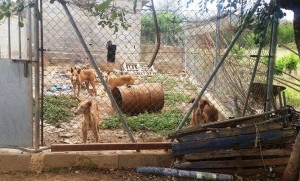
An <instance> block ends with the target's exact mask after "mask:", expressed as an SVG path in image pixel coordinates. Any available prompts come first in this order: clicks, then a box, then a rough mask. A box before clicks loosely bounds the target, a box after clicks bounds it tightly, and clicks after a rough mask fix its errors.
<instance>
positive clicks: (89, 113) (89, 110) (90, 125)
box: [74, 100, 100, 143]
mask: <svg viewBox="0 0 300 181" xmlns="http://www.w3.org/2000/svg"><path fill="white" fill-rule="evenodd" d="M74 114H75V115H79V114H83V117H84V119H83V121H82V124H81V131H82V135H83V143H86V140H87V132H88V131H89V130H92V131H93V133H94V137H95V139H96V142H98V132H99V123H100V117H99V114H100V110H99V107H98V103H97V102H96V101H90V100H87V101H83V102H80V101H79V104H78V107H77V108H76V110H75V111H74Z"/></svg>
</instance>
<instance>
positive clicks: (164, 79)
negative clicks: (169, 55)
mask: <svg viewBox="0 0 300 181" xmlns="http://www.w3.org/2000/svg"><path fill="white" fill-rule="evenodd" d="M147 82H149V83H161V84H162V85H163V87H164V89H165V90H172V89H174V87H176V86H178V80H176V79H175V78H174V77H171V76H168V75H162V74H159V75H153V76H152V77H150V78H148V80H147Z"/></svg>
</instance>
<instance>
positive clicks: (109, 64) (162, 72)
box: [42, 0, 269, 145]
mask: <svg viewBox="0 0 300 181" xmlns="http://www.w3.org/2000/svg"><path fill="white" fill-rule="evenodd" d="M67 6H68V8H69V10H70V12H71V14H72V16H73V18H74V20H75V22H76V24H77V26H78V28H79V30H80V32H81V34H82V36H83V38H84V40H85V42H86V43H87V44H88V48H89V50H90V52H91V54H92V56H93V58H94V59H95V61H96V63H97V65H98V67H99V68H100V70H102V71H103V72H106V73H107V72H109V75H108V76H109V77H110V79H111V80H113V78H116V77H119V76H121V75H129V78H128V77H127V78H123V79H120V80H121V82H123V83H124V84H125V85H123V86H118V84H116V85H117V87H116V88H114V89H112V95H113V96H114V98H115V100H116V102H117V104H118V105H119V107H120V108H121V111H122V112H123V113H125V115H126V120H127V121H128V123H129V127H131V129H132V130H133V131H135V132H134V133H135V135H141V134H143V132H144V131H149V132H150V133H146V134H148V136H149V135H150V137H151V136H153V137H155V136H154V135H151V134H152V132H151V131H153V130H151V128H150V127H151V126H149V123H148V122H147V121H148V120H151V121H153V120H159V121H163V122H168V121H169V122H170V121H173V122H172V123H170V124H172V126H169V127H167V128H166V127H164V125H163V124H162V123H161V122H160V123H154V124H156V126H159V125H160V124H161V127H162V128H161V129H160V130H159V132H160V133H164V134H166V133H167V132H168V131H170V130H175V128H176V127H177V126H178V124H179V123H180V121H181V119H182V118H183V117H184V114H185V113H186V112H187V111H188V110H189V108H190V107H191V105H192V104H191V103H190V102H189V101H190V100H191V98H193V97H196V96H197V95H198V93H199V92H200V91H201V90H202V88H203V86H204V85H205V83H206V82H207V81H208V79H209V78H210V76H211V74H212V72H213V70H214V69H215V68H216V66H217V65H218V62H219V61H220V60H221V58H222V56H223V54H224V52H225V51H226V49H227V47H228V45H229V44H230V42H231V40H232V39H233V37H234V36H235V33H236V31H237V29H238V27H239V26H240V25H241V22H242V20H241V19H240V18H239V17H240V16H238V14H239V13H240V12H237V11H234V12H232V13H231V12H219V13H218V12H217V11H205V12H204V13H201V12H200V11H199V10H190V9H184V10H178V9H176V10H172V8H163V7H161V8H159V7H157V12H156V15H157V19H158V25H159V31H160V37H161V38H160V47H159V51H158V54H157V56H156V58H155V61H154V64H153V66H152V67H150V68H148V65H149V63H150V61H151V59H152V57H153V55H154V53H155V50H156V48H157V44H158V40H157V39H156V28H155V25H154V21H153V16H152V11H151V10H149V8H147V7H146V6H142V4H138V8H137V9H138V11H137V13H133V12H132V10H131V9H132V7H131V4H129V5H128V2H127V1H121V0H120V1H116V2H115V6H116V7H125V9H126V19H127V21H128V22H129V24H130V27H128V29H127V30H125V29H123V28H121V27H120V28H119V29H118V31H117V32H115V29H113V28H108V27H107V26H105V27H102V26H100V25H98V23H99V22H100V21H101V20H99V18H97V17H95V16H93V15H92V14H91V13H90V12H89V11H88V7H89V6H85V4H82V3H79V2H75V1H69V2H68V4H67ZM165 9H167V10H165ZM238 11H240V10H238ZM42 28H43V39H44V40H43V46H44V49H45V52H44V57H43V58H44V62H45V66H44V68H43V71H44V77H43V78H44V85H43V88H44V89H43V90H44V104H43V107H44V121H45V123H44V142H45V144H46V145H48V144H51V143H82V138H81V137H82V135H81V134H82V133H81V129H82V124H81V122H82V121H83V120H84V119H85V118H84V117H83V115H79V116H74V115H73V113H72V111H73V110H75V107H76V106H77V101H76V100H75V99H74V96H76V94H75V95H74V92H73V91H74V89H75V90H76V87H74V86H73V85H72V83H71V67H73V68H74V67H79V68H81V70H84V69H89V68H92V67H91V65H90V64H89V59H88V56H87V54H86V52H85V51H84V49H83V46H82V45H81V44H80V41H79V40H78V38H77V35H76V34H75V31H74V28H73V27H72V25H71V23H70V22H69V19H68V17H67V16H66V13H65V12H64V10H63V8H62V6H61V4H59V3H57V2H55V3H54V4H50V3H49V2H47V1H44V2H43V27H42ZM253 36H254V35H253V30H252V29H251V27H250V28H248V29H246V31H244V32H243V33H242V35H241V36H240V38H239V40H238V41H237V43H236V44H235V45H234V46H233V48H232V50H231V52H230V54H229V55H228V56H227V57H226V60H225V63H224V64H223V65H222V67H221V69H220V70H219V71H218V72H217V74H216V75H215V76H214V78H213V80H212V82H211V83H210V84H209V87H208V88H207V90H206V91H205V97H206V99H207V100H208V101H209V102H210V104H212V105H214V107H215V108H216V109H217V110H218V112H219V116H218V120H224V119H228V118H232V117H240V116H242V115H243V109H244V105H245V103H246V98H247V94H248V91H249V90H248V89H249V84H250V80H251V76H252V72H253V67H254V65H255V61H256V57H255V56H251V55H257V52H258V48H259V47H258V46H257V45H255V44H254V41H253ZM268 50H269V45H266V46H265V47H264V48H263V53H262V55H264V56H265V55H267V54H268ZM264 62H266V58H262V59H261V62H260V63H259V64H258V69H257V72H256V74H255V79H254V83H255V84H254V85H255V86H252V89H251V91H250V99H249V101H248V104H247V105H248V106H246V109H245V114H246V115H249V114H256V113H259V112H262V111H263V110H264V100H265V91H264V90H265V85H266V76H267V66H266V65H265V64H264ZM132 79H133V80H134V83H133V84H132V82H131V81H130V80H132ZM108 82H109V81H108ZM127 84H132V85H127ZM80 86H81V87H82V89H81V91H80V99H81V100H83V101H84V100H87V99H91V100H97V102H98V107H99V111H100V120H102V121H101V122H102V123H101V127H102V128H101V131H100V133H99V141H100V142H129V141H130V140H129V138H128V137H127V135H126V133H124V131H123V130H122V129H117V131H116V130H113V129H105V128H116V127H117V126H116V125H115V124H119V122H118V121H116V122H114V121H113V120H117V118H116V117H117V114H116V111H115V109H114V108H113V106H112V104H111V102H110V100H109V97H108V95H107V92H106V91H105V90H104V87H103V85H102V83H101V81H100V80H99V79H97V83H96V91H97V95H96V96H91V95H90V94H89V92H90V91H88V90H86V89H85V87H86V85H84V84H83V85H80ZM111 88H113V87H111ZM55 102H56V103H55ZM57 102H59V103H57ZM59 106H62V107H63V108H60V109H59V108H58V107H59ZM56 108H57V109H56ZM64 111H65V112H64ZM70 111H71V112H70ZM62 112H63V113H62ZM58 114H60V115H62V116H61V117H59V118H57V117H55V115H58ZM142 115H144V117H143V116H142ZM162 117H163V118H162ZM146 118H147V119H146ZM136 119H138V120H139V121H140V125H139V126H137V125H135V123H134V120H136ZM143 120H144V121H143ZM186 126H189V123H188V124H187V125H186ZM108 135H109V136H108ZM88 137H89V139H91V140H89V142H94V139H93V135H92V134H90V133H89V135H88ZM137 137H138V136H137Z"/></svg>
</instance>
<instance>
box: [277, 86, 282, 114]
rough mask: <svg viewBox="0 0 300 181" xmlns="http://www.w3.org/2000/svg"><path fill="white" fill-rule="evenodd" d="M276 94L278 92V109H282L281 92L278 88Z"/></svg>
mask: <svg viewBox="0 0 300 181" xmlns="http://www.w3.org/2000/svg"><path fill="white" fill-rule="evenodd" d="M277 92H278V99H279V107H280V109H282V106H283V104H282V96H281V92H280V88H279V87H277Z"/></svg>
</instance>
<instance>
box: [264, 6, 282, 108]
mask: <svg viewBox="0 0 300 181" xmlns="http://www.w3.org/2000/svg"><path fill="white" fill-rule="evenodd" d="M278 24H279V19H278V16H277V12H275V13H274V19H273V25H272V39H271V47H270V53H269V55H270V56H269V71H268V80H267V100H266V111H269V110H270V109H271V101H272V100H273V99H274V96H273V79H274V67H275V59H276V45H277V32H278Z"/></svg>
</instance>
